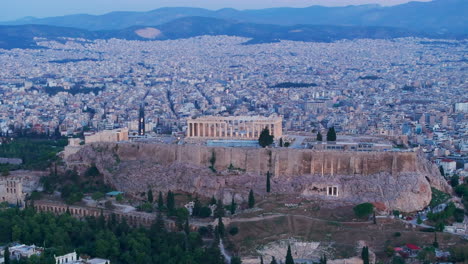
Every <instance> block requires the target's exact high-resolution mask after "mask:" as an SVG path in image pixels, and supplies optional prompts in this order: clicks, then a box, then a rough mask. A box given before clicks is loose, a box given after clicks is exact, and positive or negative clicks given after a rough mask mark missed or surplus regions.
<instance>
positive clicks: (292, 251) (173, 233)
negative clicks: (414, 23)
mask: <svg viewBox="0 0 468 264" xmlns="http://www.w3.org/2000/svg"><path fill="white" fill-rule="evenodd" d="M451 1H452V0H451ZM453 1H454V3H455V2H456V1H458V0H453ZM431 3H435V4H441V3H442V2H441V0H435V1H434V2H428V3H425V4H427V5H428V6H430V5H431ZM457 3H458V2H457ZM408 5H409V6H411V5H412V4H411V3H409V4H408ZM414 5H416V6H417V4H414ZM459 5H460V6H461V4H459ZM422 6H424V4H421V6H419V8H422ZM406 7H407V6H406ZM310 8H313V7H310ZM315 8H322V7H315ZM323 8H325V7H323ZM347 8H348V7H347ZM349 8H350V9H352V8H358V9H359V8H361V7H360V6H353V7H349ZM362 8H366V9H369V10H373V8H376V7H375V6H372V5H369V6H362ZM338 9H339V8H338V7H336V10H338ZM168 10H169V9H167V10H166V9H164V8H163V9H161V10H159V11H158V10H155V11H154V12H168V13H167V14H166V13H165V14H166V15H167V18H165V19H168V17H170V15H169V14H170V12H169V11H170V10H169V11H168ZM187 10H189V11H187ZM187 10H185V11H183V10H179V9H175V10H174V12H175V15H174V16H175V17H176V18H177V19H178V18H179V16H185V15H183V14H182V13H183V12H189V14H192V13H190V12H193V13H196V12H202V11H203V10H201V11H200V10H196V11H194V10H190V9H187ZM298 10H302V9H298ZM304 10H308V9H307V8H305V9H304ZM330 10H335V9H333V7H330ZM340 10H341V11H340V12H344V11H343V10H342V9H340ZM386 10H387V11H388V10H393V9H391V8H390V7H388V8H386ZM416 10H417V9H416ZM296 11H297V10H295V11H294V12H296ZM380 11H381V10H380V9H377V11H375V12H380ZM179 12H181V13H179ZM204 12H206V14H207V16H208V14H210V16H213V14H214V13H216V14H217V15H218V16H221V15H223V14H224V15H225V14H228V13H229V12H233V11H232V10H224V13H223V12H221V11H213V12H214V13H210V12H211V11H210V12H208V11H204ZM239 12H241V11H239ZM242 12H244V11H242ZM245 12H247V13H248V11H245ZM258 12H260V11H258ZM261 12H264V11H261ZM265 12H280V11H278V10H274V11H271V10H270V11H268V10H267V11H265ZM291 12H292V11H291ZM304 12H306V11H304ZM356 12H357V11H356ZM359 12H360V11H359ZM368 12H371V11H368ZM372 12H374V11H372ZM382 12H383V11H382ZM388 12H390V11H388ZM392 12H393V11H392ZM441 12H442V11H441ZM443 12H445V11H443ZM218 13H220V14H218ZM141 14H142V17H140V19H141V20H138V19H137V17H138V16H137V15H141ZM141 14H139V13H137V12H135V13H131V14H130V15H131V16H134V17H133V18H132V19H135V22H134V23H135V25H134V27H129V28H125V29H124V30H122V29H120V28H118V27H117V26H116V28H112V27H113V25H114V24H113V23H110V22H109V21H108V22H107V24H105V23H104V24H96V25H94V24H92V23H95V22H93V21H95V19H98V20H99V19H101V17H100V16H94V17H93V16H89V21H90V22H89V24H86V26H87V27H90V28H92V26H96V27H103V26H105V27H110V28H111V29H113V30H114V29H116V30H117V29H118V30H122V31H118V32H120V34H121V35H119V36H129V37H126V38H125V39H124V38H110V37H109V38H107V39H101V38H100V36H106V34H111V33H109V32H110V31H109V32H107V33H106V32H105V31H102V32H100V33H99V34H100V35H99V34H97V33H93V32H92V31H89V32H87V33H86V34H85V33H83V32H82V31H79V29H74V28H72V27H70V28H61V27H60V26H62V25H61V24H60V23H65V24H66V23H68V22H66V21H67V19H68V17H67V16H64V17H59V18H52V19H51V20H50V21H58V22H55V23H57V24H58V27H57V28H55V29H49V28H47V27H46V28H45V29H44V28H40V27H37V25H20V26H18V27H16V26H11V27H10V26H9V24H8V23H7V24H6V25H1V24H2V23H1V22H0V64H1V69H0V264H13V263H14V264H20V263H21V264H23V263H24V264H53V263H55V264H64V263H71V264H110V263H113V264H114V263H116V264H120V263H121V264H135V263H137V264H150V263H158V264H179V263H180V264H242V263H243V264H264V263H265V264H268V263H269V264H316V263H317V264H327V263H328V264H349V263H351V264H370V263H372V264H387V263H388V264H390V263H391V264H405V263H411V264H430V263H431V264H432V263H467V261H468V243H467V241H468V81H467V80H468V71H467V69H468V53H467V50H468V42H467V40H466V38H464V37H460V36H463V35H456V36H457V37H453V38H448V37H446V36H451V35H450V34H446V32H444V34H446V35H443V36H444V38H442V37H440V38H437V39H435V38H431V37H429V35H428V34H426V33H424V34H422V33H418V34H416V33H414V34H415V36H410V35H411V34H413V33H411V32H410V33H407V32H403V33H401V32H400V33H399V34H403V35H405V36H406V35H408V36H407V37H400V35H395V36H393V37H389V36H388V35H386V34H389V33H388V32H392V30H396V31H398V30H400V29H398V28H396V29H395V28H390V27H389V28H387V29H385V30H384V31H379V30H382V29H381V28H377V27H372V26H370V27H366V30H369V31H370V32H374V31H375V32H377V33H376V34H374V35H373V36H374V37H372V38H368V37H362V36H361V37H359V33H356V32H355V31H351V30H350V31H349V32H352V33H349V34H351V35H352V34H356V36H357V37H350V38H348V37H345V38H344V39H341V40H335V39H337V38H335V37H336V36H333V38H332V35H333V34H334V33H331V31H332V30H336V29H331V28H328V30H330V32H328V33H323V32H320V34H325V35H326V34H330V36H329V38H330V41H323V42H314V41H301V39H297V41H290V40H283V39H281V40H280V39H274V38H271V36H270V37H268V38H266V37H265V36H263V38H259V39H263V41H260V40H259V39H257V38H255V37H256V36H254V37H253V38H246V37H242V35H236V34H235V33H233V34H229V36H228V35H224V34H216V33H215V31H209V33H208V34H204V33H200V34H198V35H190V36H189V37H186V38H175V39H171V38H167V39H160V40H157V36H163V37H164V34H165V33H166V34H168V33H167V32H164V28H165V27H161V28H162V31H161V30H160V29H157V28H156V27H144V28H139V27H140V26H141V24H139V23H143V22H141V21H143V20H144V19H148V18H149V17H150V15H149V14H147V13H144V12H143V13H141ZM252 14H253V13H252ZM252 14H249V16H250V15H252ZM356 14H357V13H356ZM444 14H445V13H444ZM121 15H122V17H121V18H119V19H120V20H119V19H117V20H118V21H115V23H116V24H118V23H124V24H125V23H131V21H132V20H131V19H128V20H125V19H124V17H125V16H126V15H128V14H126V13H125V14H124V13H122V14H121ZM244 15H245V16H244V19H247V17H248V16H247V15H246V14H244ZM445 15H446V14H445ZM79 16H80V15H76V16H70V17H71V18H72V20H71V21H72V22H74V23H76V21H79V19H78V18H79ZM103 16H105V15H103ZM252 16H254V15H252ZM257 16H258V17H261V16H260V15H258V14H257ZM254 17H255V16H254ZM442 17H444V16H442ZM211 18H212V17H210V19H207V20H206V21H208V22H206V21H205V22H206V23H212V21H214V20H211ZM223 18H224V17H223ZM54 19H55V20H54ZM197 19H198V20H203V19H205V18H203V17H196V18H193V20H190V19H189V20H183V23H189V22H187V21H192V22H193V21H196V20H197ZM279 19H284V18H282V17H281V18H279ZM297 19H301V18H297ZM438 19H439V18H438ZM447 19H448V18H447ZM168 20H169V19H168ZM465 20H466V19H465ZM26 21H36V23H38V25H39V24H41V23H46V22H47V21H49V20H48V19H46V18H45V19H42V20H41V19H36V18H29V19H26ZM38 21H39V22H38ZM41 21H42V22H41ZM44 21H46V22H44ZM60 21H62V22H60ZM63 21H65V22H63ZM99 21H100V20H99ZM103 21H104V20H103ZM350 21H351V20H350ZM434 21H435V20H434ZM20 22H21V20H19V22H18V21H16V22H14V23H13V22H12V23H13V24H12V25H16V24H17V23H20ZM192 22H190V23H192ZM231 22H232V21H231ZM231 22H230V23H231ZM445 22H446V21H445ZM445 22H444V23H443V24H444V25H445ZM47 23H49V22H47ZM70 23H71V22H70ZM219 23H221V22H219ZM232 23H234V24H235V25H236V26H240V28H243V29H244V30H245V32H250V31H252V32H254V33H252V32H250V33H248V34H253V35H255V34H258V35H262V33H260V31H259V28H262V27H263V26H262V25H261V24H255V27H254V26H252V25H250V26H251V28H249V25H244V24H236V23H238V22H235V21H234V22H232ZM421 23H423V22H421ZM424 23H428V22H427V21H426V20H424ZM460 23H463V21H462V22H460ZM71 24H72V23H71ZM278 24H280V23H278ZM311 24H312V23H311ZM45 25H46V24H45ZM47 25H48V24H47ZM51 25H52V26H56V25H53V24H51ZM177 25H180V24H177ZM114 26H115V25H114ZM184 26H186V25H184ZM190 26H193V25H190ZM198 26H200V25H198ZM211 26H213V27H214V25H210V27H211ZM339 26H342V25H339ZM379 26H380V25H379ZM423 26H424V25H421V27H423ZM455 26H456V27H455ZM455 26H454V27H455V28H456V29H457V30H458V31H457V32H456V33H457V34H459V33H460V32H459V31H461V32H463V30H462V29H460V28H462V27H461V26H460V25H458V24H457V25H455ZM23 27H30V28H32V32H33V34H36V35H35V36H34V38H33V39H32V40H31V41H32V42H34V45H37V47H33V46H30V47H29V48H25V46H24V45H23V44H24V43H23V44H21V45H19V44H18V45H17V46H18V47H17V48H5V49H2V45H4V43H6V42H7V40H6V39H7V37H8V38H11V37H13V39H15V38H16V35H15V34H16V33H11V32H14V30H23ZM187 27H188V26H187ZM193 27H194V28H195V29H192V28H190V27H189V28H190V29H191V30H193V31H195V32H198V31H197V29H196V26H193ZM200 27H201V26H200ZM265 27H267V26H266V25H265ZM5 28H6V30H7V31H6V32H7V33H6V35H5V33H4V32H5V31H2V30H4V29H5ZM253 28H255V30H254V29H253ZM41 30H51V32H52V31H54V30H58V32H60V33H58V34H59V35H60V34H63V35H60V36H56V35H54V34H55V33H54V34H52V35H51V36H50V37H48V36H47V34H44V33H40V32H42V31H41ZM80 30H81V29H80ZM171 30H173V29H171ZM183 30H185V31H186V30H187V28H184V29H183ZM183 30H182V29H181V32H182V31H183ZM210 30H211V28H210ZM213 30H214V29H213ZM308 30H311V29H308ZM340 30H345V27H343V28H342V29H340ZM353 30H357V29H356V28H353ZM361 30H364V26H363V27H362V28H361ZM434 30H435V29H434ZM185 31H184V32H185ZM200 31H201V30H200ZM234 31H235V30H234ZM299 31H300V30H299ZM465 31H466V30H465ZM8 32H10V33H8ZM34 32H35V33H34ZM54 32H55V31H54ZM68 32H75V34H78V35H80V34H81V35H83V37H70V34H71V33H70V34H69V33H68ZM76 32H78V33H76ZM122 32H124V33H122ZM243 32H244V31H243ZM336 32H338V31H336ZM366 32H367V31H366ZM383 32H384V33H383ZM454 32H455V31H454ZM295 33H299V32H295V30H292V31H291V32H289V33H287V34H286V35H287V36H288V39H295V37H294V34H295ZM439 33H440V32H439ZM28 34H29V33H28ZM93 34H95V35H94V36H99V37H96V38H91V37H89V38H86V37H84V36H93ZM112 34H115V32H114V33H112ZM132 34H138V35H139V37H132ZM242 34H244V33H242ZM263 34H266V33H263ZM379 34H383V35H382V36H380V35H379ZM440 34H442V33H440ZM454 34H455V33H454ZM20 35H21V34H20ZM24 35H27V34H26V33H24ZM416 35H417V36H416ZM142 36H143V37H142ZM366 36H367V35H366ZM375 36H377V37H375ZM423 36H427V37H423ZM432 36H434V35H432ZM440 36H442V35H440ZM453 36H455V35H453ZM464 36H466V35H464ZM2 37H3V38H5V41H4V42H3V44H2ZM142 38H147V39H146V40H142ZM150 39H153V40H150ZM8 41H11V40H10V39H8ZM28 45H29V44H28Z"/></svg>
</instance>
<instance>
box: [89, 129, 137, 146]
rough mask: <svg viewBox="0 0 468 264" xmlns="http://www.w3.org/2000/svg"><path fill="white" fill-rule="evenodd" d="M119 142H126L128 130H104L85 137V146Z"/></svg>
mask: <svg viewBox="0 0 468 264" xmlns="http://www.w3.org/2000/svg"><path fill="white" fill-rule="evenodd" d="M119 141H128V128H122V129H114V130H104V131H101V132H97V133H95V134H91V135H85V142H86V144H90V143H97V142H119Z"/></svg>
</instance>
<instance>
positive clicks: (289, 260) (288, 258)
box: [285, 245, 294, 264]
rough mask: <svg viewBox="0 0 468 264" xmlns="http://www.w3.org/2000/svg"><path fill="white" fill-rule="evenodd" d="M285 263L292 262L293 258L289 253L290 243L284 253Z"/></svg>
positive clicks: (292, 263)
mask: <svg viewBox="0 0 468 264" xmlns="http://www.w3.org/2000/svg"><path fill="white" fill-rule="evenodd" d="M285 264H294V259H293V257H292V254H291V245H288V252H287V253H286V262H285Z"/></svg>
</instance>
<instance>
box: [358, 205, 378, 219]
mask: <svg viewBox="0 0 468 264" xmlns="http://www.w3.org/2000/svg"><path fill="white" fill-rule="evenodd" d="M353 211H354V214H355V215H356V216H357V217H359V218H364V217H368V216H369V215H370V214H372V212H373V211H374V205H373V204H371V203H362V204H358V205H356V206H355V207H354V208H353Z"/></svg>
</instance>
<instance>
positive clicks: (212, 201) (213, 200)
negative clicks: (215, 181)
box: [210, 195, 216, 205]
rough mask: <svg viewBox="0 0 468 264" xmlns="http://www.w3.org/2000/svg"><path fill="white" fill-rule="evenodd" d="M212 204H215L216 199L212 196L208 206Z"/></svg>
mask: <svg viewBox="0 0 468 264" xmlns="http://www.w3.org/2000/svg"><path fill="white" fill-rule="evenodd" d="M213 204H216V198H215V197H214V195H213V196H211V200H210V205H213Z"/></svg>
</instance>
